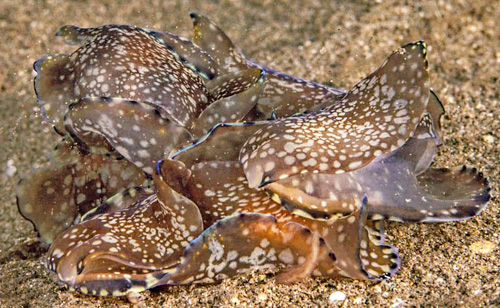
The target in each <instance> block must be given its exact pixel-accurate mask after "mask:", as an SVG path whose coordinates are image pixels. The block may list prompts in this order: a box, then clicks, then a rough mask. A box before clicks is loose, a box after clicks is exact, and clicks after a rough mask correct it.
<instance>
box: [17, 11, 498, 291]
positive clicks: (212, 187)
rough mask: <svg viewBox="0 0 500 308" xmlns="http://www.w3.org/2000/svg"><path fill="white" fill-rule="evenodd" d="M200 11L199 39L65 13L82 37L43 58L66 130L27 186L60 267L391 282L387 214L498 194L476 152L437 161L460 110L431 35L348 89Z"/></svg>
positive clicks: (416, 213) (431, 210)
mask: <svg viewBox="0 0 500 308" xmlns="http://www.w3.org/2000/svg"><path fill="white" fill-rule="evenodd" d="M191 18H192V20H193V26H194V38H193V40H192V41H191V40H188V39H186V38H182V37H179V36H177V35H175V34H172V33H169V32H164V31H155V30H149V29H143V28H139V27H132V26H124V25H122V26H120V25H108V26H102V27H98V28H90V29H83V28H78V27H75V26H64V27H62V28H61V29H60V30H59V32H58V33H57V35H58V36H61V37H62V38H63V39H64V41H65V42H67V43H69V44H73V45H77V48H76V50H75V51H74V52H73V53H71V54H67V55H66V54H61V55H49V56H44V57H42V58H41V59H40V60H38V61H37V62H36V63H35V64H34V69H35V71H36V72H37V76H36V78H35V81H34V86H35V92H36V94H37V98H38V101H39V104H40V108H41V110H42V113H43V115H44V117H45V119H46V120H47V121H48V122H49V123H51V124H52V125H53V126H54V129H55V131H56V132H57V133H58V134H60V135H62V136H63V137H62V141H61V142H60V144H58V145H57V146H56V148H55V149H54V151H53V152H52V153H51V164H50V166H49V167H46V168H42V169H37V170H34V171H32V172H31V173H29V174H28V175H27V176H26V178H24V179H23V180H21V181H20V183H19V185H18V188H17V201H18V208H19V211H20V213H21V214H22V215H23V217H25V218H26V219H28V220H30V221H31V222H32V223H33V224H34V226H35V229H36V231H37V232H38V234H39V236H40V240H41V241H42V242H44V243H46V244H48V245H50V248H49V251H48V253H47V256H46V258H45V265H46V267H47V268H48V269H49V270H50V271H52V272H54V273H55V276H56V277H57V279H58V280H60V281H61V282H63V283H65V284H67V285H69V286H70V287H72V288H74V289H76V290H78V291H79V292H81V293H83V294H89V295H96V296H124V295H127V294H132V293H137V292H141V291H144V290H146V289H150V288H154V287H158V286H168V285H183V284H202V283H216V282H219V281H221V280H223V279H225V278H229V277H233V276H236V275H240V274H243V273H248V272H251V271H255V270H273V271H275V272H276V276H275V278H276V280H277V281H278V282H280V283H293V282H295V281H298V280H300V279H303V278H305V277H311V276H312V277H331V278H339V277H348V278H352V279H363V280H371V281H382V280H386V279H389V278H390V277H391V276H392V275H394V273H396V271H397V270H398V268H399V266H400V258H399V255H398V253H397V251H396V249H395V248H394V247H393V246H391V245H388V244H387V243H385V240H384V229H383V224H384V220H393V221H399V222H442V221H454V220H462V219H468V218H471V217H473V216H475V215H478V214H479V213H480V212H481V211H482V210H483V209H484V208H485V207H486V205H487V204H488V202H489V199H490V194H489V192H490V187H489V183H488V181H487V179H486V178H485V177H484V176H483V174H482V173H481V172H479V171H478V170H477V169H476V168H473V167H467V166H458V167H450V168H434V167H432V166H431V165H432V161H433V159H434V156H435V155H436V153H437V147H438V146H439V145H440V144H441V143H442V138H443V134H442V131H441V124H440V118H441V116H442V115H443V114H444V108H443V105H442V103H441V102H440V101H439V99H438V98H437V96H436V94H435V93H434V92H433V91H432V90H431V88H430V81H429V71H428V67H429V66H428V59H427V47H426V45H425V43H424V42H422V41H418V42H414V43H410V44H407V45H404V46H402V47H401V48H399V49H397V50H396V51H394V52H393V53H392V54H391V55H389V56H388V58H387V60H386V61H385V62H384V63H383V64H382V65H381V66H380V67H379V68H378V69H376V70H375V71H373V72H372V73H370V74H368V75H367V77H366V78H364V79H363V80H361V81H360V82H359V83H357V84H356V85H354V86H353V88H352V89H350V90H349V91H347V92H344V91H342V90H339V89H335V88H332V87H327V86H324V85H321V84H318V83H314V82H311V81H307V80H303V79H300V78H297V77H293V76H289V75H286V74H283V73H280V72H276V71H274V70H272V69H270V68H267V67H265V66H263V65H261V64H258V63H255V62H253V61H251V60H250V59H247V58H246V57H245V56H244V55H243V53H242V52H241V51H240V50H239V49H238V48H237V47H236V46H235V45H234V44H233V43H232V42H231V40H230V39H229V37H227V35H226V34H225V33H224V32H223V31H222V30H221V29H220V28H219V27H218V26H217V25H216V24H215V23H213V22H212V21H211V20H210V19H208V18H207V17H205V16H202V15H199V14H196V13H192V14H191Z"/></svg>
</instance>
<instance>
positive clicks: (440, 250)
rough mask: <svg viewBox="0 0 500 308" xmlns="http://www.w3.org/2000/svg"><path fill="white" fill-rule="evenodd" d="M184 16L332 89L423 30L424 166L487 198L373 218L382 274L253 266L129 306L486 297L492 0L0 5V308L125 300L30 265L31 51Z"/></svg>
mask: <svg viewBox="0 0 500 308" xmlns="http://www.w3.org/2000/svg"><path fill="white" fill-rule="evenodd" d="M190 11H197V12H200V13H203V14H205V15H207V16H209V17H210V18H212V19H213V20H214V21H215V22H217V23H218V24H219V25H220V26H221V27H222V28H223V29H224V30H225V31H226V32H227V33H228V35H229V36H230V37H231V38H232V39H233V41H234V42H235V43H236V44H237V45H238V46H239V47H241V48H242V50H243V51H244V52H245V53H246V54H247V55H248V56H249V57H250V58H252V59H254V60H256V61H258V62H261V63H263V64H265V65H267V66H269V67H272V68H275V69H278V70H280V71H283V72H287V73H289V74H291V75H295V76H300V77H303V78H306V79H312V80H315V81H318V82H321V83H326V84H331V85H334V86H336V87H339V88H342V89H348V88H350V87H351V86H352V85H354V84H355V83H356V82H357V81H359V80H360V79H362V78H363V77H364V76H366V75H367V74H368V73H369V72H371V71H372V70H373V69H375V68H376V67H378V66H379V65H380V64H381V63H382V61H383V60H384V59H385V57H386V56H388V55H389V54H390V53H391V51H392V50H394V49H396V48H397V47H399V46H400V45H403V44H405V43H408V42H411V41H415V40H419V39H424V40H425V41H426V42H427V44H428V46H429V61H430V75H431V81H432V82H431V86H432V87H433V89H434V90H435V92H436V93H437V95H438V96H439V97H440V99H441V100H442V101H443V103H444V105H445V108H446V112H447V113H446V116H445V117H444V120H443V126H444V127H443V130H444V134H445V135H444V143H443V145H442V146H441V147H440V150H439V155H438V156H437V159H436V161H435V166H437V167H444V166H454V165H459V164H466V165H474V166H477V167H478V168H479V169H480V170H481V171H482V172H484V174H485V175H486V176H487V177H488V178H489V180H490V181H491V184H492V187H493V190H492V201H491V202H490V205H489V207H488V208H487V209H486V210H485V211H484V212H483V213H481V214H480V215H479V216H478V217H476V218H474V219H470V220H468V221H462V222H452V223H437V224H400V223H387V224H386V227H387V241H388V242H389V243H391V244H394V245H395V246H396V247H397V248H398V250H399V253H400V255H401V270H400V271H399V272H398V273H396V275H395V276H394V277H393V278H392V279H391V280H389V281H386V282H382V283H373V282H366V281H354V280H348V279H344V280H333V279H321V278H318V279H306V280H304V281H302V282H299V283H294V284H291V285H278V284H276V283H275V282H274V281H273V279H272V275H271V274H269V273H268V274H263V273H255V274H252V275H248V276H242V277H236V278H233V279H229V280H226V281H224V282H223V283H222V284H219V285H207V286H185V287H169V288H162V289H161V290H152V291H147V292H144V294H143V297H144V299H143V300H142V301H141V302H140V304H139V306H143V307H184V306H200V307H230V306H238V307H299V306H300V307H315V306H321V307H325V306H332V307H340V306H342V307H412V306H424V307H494V306H500V275H499V274H500V273H499V265H500V258H499V244H500V243H499V242H500V241H499V236H498V235H499V233H500V230H499V225H500V221H499V219H498V217H499V198H498V187H499V186H500V164H499V159H500V111H499V110H500V99H499V96H500V78H499V77H500V30H499V26H498V24H499V22H500V1H497V0H485V1H472V0H461V1H441V0H439V1H422V2H417V1H368V0H367V1H356V2H348V1H315V0H310V1H307V2H305V1H267V0H251V1H242V0H238V1H229V0H221V1H182V0H178V1H162V0H157V1H149V2H148V1H135V2H133V3H132V2H130V3H127V2H126V1H112V0H109V1H83V0H82V1H63V0H46V1H36V0H21V1H6V0H2V1H0V37H1V44H0V87H1V89H0V144H1V150H0V181H1V184H2V185H1V190H0V307H128V306H131V305H132V304H130V303H129V302H128V301H127V300H126V299H124V298H97V297H90V296H83V295H81V294H79V293H75V292H71V291H69V290H68V289H67V287H65V286H63V285H61V284H60V283H58V282H57V280H56V279H55V277H54V276H53V275H51V274H49V272H48V271H47V270H45V269H44V268H43V266H42V264H41V258H42V256H43V255H44V253H45V251H46V250H45V248H44V247H43V246H41V245H40V244H38V242H37V238H36V234H35V232H34V231H33V226H32V225H31V224H30V223H29V222H28V221H25V220H24V219H23V218H22V217H21V216H20V215H19V213H18V211H17V207H16V200H15V187H16V184H17V182H18V181H19V179H20V178H22V177H23V176H24V175H25V174H26V173H27V172H29V171H30V170H31V169H33V168H37V167H41V166H43V165H46V164H47V162H48V154H49V151H50V150H51V149H52V148H53V146H54V145H55V144H56V143H57V139H58V138H57V136H56V134H55V133H54V132H53V131H52V128H51V127H50V126H49V125H47V124H46V123H45V122H44V121H43V119H42V117H41V115H40V111H39V109H38V107H37V101H36V98H35V94H34V90H33V77H34V73H33V70H32V65H33V62H34V61H35V60H37V59H38V58H39V57H41V56H42V55H44V54H47V53H61V52H70V51H72V50H73V49H74V48H75V47H74V46H68V45H65V44H63V43H62V42H61V40H60V39H57V38H56V37H54V33H55V32H56V31H57V29H58V28H59V27H60V26H63V25H66V24H74V25H78V26H80V27H93V26H99V25H103V24H111V23H115V24H131V25H137V26H141V27H147V28H152V29H160V30H167V31H171V32H174V33H177V34H180V35H182V36H185V37H192V33H191V20H190V18H189V15H188V12H190ZM335 292H341V293H335ZM342 293H343V294H342ZM332 294H333V295H332ZM343 295H345V300H344V301H342V300H335V299H342V298H343V297H344V296H343Z"/></svg>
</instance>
